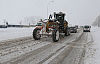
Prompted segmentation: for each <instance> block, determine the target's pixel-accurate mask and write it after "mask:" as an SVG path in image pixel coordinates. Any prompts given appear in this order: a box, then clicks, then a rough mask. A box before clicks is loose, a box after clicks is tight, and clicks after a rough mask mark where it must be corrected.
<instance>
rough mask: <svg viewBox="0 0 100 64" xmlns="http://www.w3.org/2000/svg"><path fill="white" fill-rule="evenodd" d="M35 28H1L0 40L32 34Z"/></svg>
mask: <svg viewBox="0 0 100 64" xmlns="http://www.w3.org/2000/svg"><path fill="white" fill-rule="evenodd" d="M34 28H35V27H30V28H0V41H3V40H8V39H15V38H20V37H28V36H32V31H33V29H34Z"/></svg>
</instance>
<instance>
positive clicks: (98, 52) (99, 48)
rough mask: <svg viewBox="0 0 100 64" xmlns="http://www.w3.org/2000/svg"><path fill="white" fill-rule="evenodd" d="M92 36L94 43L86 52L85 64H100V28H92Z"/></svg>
mask: <svg viewBox="0 0 100 64" xmlns="http://www.w3.org/2000/svg"><path fill="white" fill-rule="evenodd" d="M91 34H92V37H93V39H94V42H93V44H92V45H90V46H89V47H88V49H87V50H86V54H85V63H84V64H100V27H92V28H91Z"/></svg>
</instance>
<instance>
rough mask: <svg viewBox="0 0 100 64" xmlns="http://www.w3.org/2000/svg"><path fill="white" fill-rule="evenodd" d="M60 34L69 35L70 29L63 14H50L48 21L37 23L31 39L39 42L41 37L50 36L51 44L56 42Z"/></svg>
mask: <svg viewBox="0 0 100 64" xmlns="http://www.w3.org/2000/svg"><path fill="white" fill-rule="evenodd" d="M52 17H53V19H52ZM60 34H63V35H65V36H68V35H70V28H69V27H68V22H67V21H66V20H65V13H63V12H59V13H56V12H54V14H53V15H51V14H50V16H49V19H45V20H41V21H40V22H38V23H37V25H36V28H35V29H34V30H33V38H34V39H35V40H39V39H40V38H41V36H43V35H51V36H52V40H53V42H57V41H58V40H59V37H60V36H59V35H60Z"/></svg>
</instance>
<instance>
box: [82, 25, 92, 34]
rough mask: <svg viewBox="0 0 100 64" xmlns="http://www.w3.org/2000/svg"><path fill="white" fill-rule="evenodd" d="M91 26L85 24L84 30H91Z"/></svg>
mask: <svg viewBox="0 0 100 64" xmlns="http://www.w3.org/2000/svg"><path fill="white" fill-rule="evenodd" d="M90 28H91V26H89V25H86V26H84V27H83V32H90Z"/></svg>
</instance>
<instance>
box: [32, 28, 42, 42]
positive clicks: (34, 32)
mask: <svg viewBox="0 0 100 64" xmlns="http://www.w3.org/2000/svg"><path fill="white" fill-rule="evenodd" d="M39 33H40V29H39V28H35V29H34V31H33V38H34V39H35V40H39V39H40V37H41V35H40V34H39Z"/></svg>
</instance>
